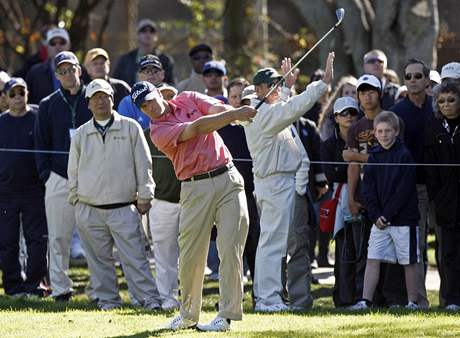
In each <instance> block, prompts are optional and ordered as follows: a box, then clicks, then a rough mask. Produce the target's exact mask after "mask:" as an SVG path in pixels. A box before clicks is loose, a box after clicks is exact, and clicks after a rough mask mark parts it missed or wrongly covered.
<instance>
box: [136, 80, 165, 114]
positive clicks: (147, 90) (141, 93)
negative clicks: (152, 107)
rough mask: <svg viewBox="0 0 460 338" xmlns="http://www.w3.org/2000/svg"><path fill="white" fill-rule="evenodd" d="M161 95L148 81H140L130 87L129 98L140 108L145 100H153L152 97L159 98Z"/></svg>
mask: <svg viewBox="0 0 460 338" xmlns="http://www.w3.org/2000/svg"><path fill="white" fill-rule="evenodd" d="M161 97H162V95H161V93H160V91H159V90H158V88H156V87H155V86H154V85H153V84H151V83H150V82H148V81H140V82H137V83H135V84H134V86H133V87H132V88H131V100H132V101H133V103H134V104H135V105H136V107H137V108H139V109H140V108H141V105H142V104H143V103H144V102H145V101H150V100H153V99H154V98H161Z"/></svg>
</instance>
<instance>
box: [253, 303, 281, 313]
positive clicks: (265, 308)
mask: <svg viewBox="0 0 460 338" xmlns="http://www.w3.org/2000/svg"><path fill="white" fill-rule="evenodd" d="M254 311H256V312H270V313H271V312H283V311H289V306H287V305H286V304H284V303H278V304H272V305H266V304H264V303H257V304H256V307H255V308H254Z"/></svg>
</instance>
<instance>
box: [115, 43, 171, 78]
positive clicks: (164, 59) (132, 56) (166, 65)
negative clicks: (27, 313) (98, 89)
mask: <svg viewBox="0 0 460 338" xmlns="http://www.w3.org/2000/svg"><path fill="white" fill-rule="evenodd" d="M137 54H138V49H134V50H132V51H130V52H128V53H126V54H124V55H122V56H120V59H119V60H118V63H117V66H116V67H115V69H114V71H113V77H114V78H116V79H120V80H123V81H125V82H127V83H128V84H129V85H130V86H132V85H133V84H134V83H136V75H137ZM152 54H154V55H156V56H158V58H159V59H160V61H161V64H162V65H163V69H164V71H165V79H164V82H167V83H169V84H174V72H173V67H174V61H173V59H172V58H171V57H170V56H169V55H167V54H163V53H160V52H159V51H153V52H152Z"/></svg>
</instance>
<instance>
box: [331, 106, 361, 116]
mask: <svg viewBox="0 0 460 338" xmlns="http://www.w3.org/2000/svg"><path fill="white" fill-rule="evenodd" d="M358 114H359V112H358V111H357V110H356V109H353V108H347V109H344V110H342V111H341V112H339V113H336V114H335V115H336V116H337V115H338V116H342V117H346V116H348V115H350V116H358Z"/></svg>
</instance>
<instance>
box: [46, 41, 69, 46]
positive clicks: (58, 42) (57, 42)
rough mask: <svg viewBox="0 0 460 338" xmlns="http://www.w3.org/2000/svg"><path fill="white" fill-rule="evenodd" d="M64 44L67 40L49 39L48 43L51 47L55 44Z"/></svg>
mask: <svg viewBox="0 0 460 338" xmlns="http://www.w3.org/2000/svg"><path fill="white" fill-rule="evenodd" d="M66 44H67V42H66V41H64V40H58V41H50V43H49V45H50V46H51V47H55V46H57V45H59V46H65V45H66Z"/></svg>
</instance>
